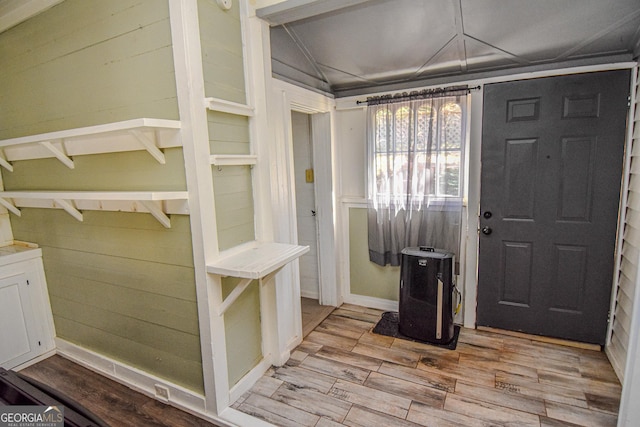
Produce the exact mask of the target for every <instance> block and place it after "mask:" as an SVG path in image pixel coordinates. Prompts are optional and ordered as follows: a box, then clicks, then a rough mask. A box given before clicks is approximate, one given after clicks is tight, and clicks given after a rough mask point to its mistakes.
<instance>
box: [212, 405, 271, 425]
mask: <svg viewBox="0 0 640 427" xmlns="http://www.w3.org/2000/svg"><path fill="white" fill-rule="evenodd" d="M222 416H223V417H224V419H225V420H228V421H229V422H232V423H234V425H239V426H251V427H277V426H275V425H274V424H271V423H268V422H266V421H263V420H261V419H259V418H255V417H252V416H251V415H248V414H245V413H244V412H240V411H238V410H237V409H233V408H227V409H225V410H224V411H222Z"/></svg>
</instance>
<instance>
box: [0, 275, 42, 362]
mask: <svg viewBox="0 0 640 427" xmlns="http://www.w3.org/2000/svg"><path fill="white" fill-rule="evenodd" d="M27 286H28V284H27V279H26V275H25V274H16V275H14V276H9V277H5V278H2V279H0V366H2V367H4V368H12V367H14V366H17V365H19V364H20V363H23V362H25V361H27V360H29V359H31V358H32V357H33V356H34V353H37V352H39V348H38V347H39V343H38V340H37V337H31V336H30V334H29V332H30V331H33V330H34V328H33V326H34V325H32V322H33V309H32V306H31V299H30V297H29V292H28V289H27ZM34 341H35V342H34Z"/></svg>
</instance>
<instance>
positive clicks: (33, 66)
mask: <svg viewBox="0 0 640 427" xmlns="http://www.w3.org/2000/svg"><path fill="white" fill-rule="evenodd" d="M168 16H169V15H168V4H167V2H165V1H155V0H144V1H143V0H138V1H136V0H110V1H101V0H67V1H65V2H63V3H61V4H59V5H57V6H55V7H53V8H51V9H49V10H47V11H45V12H44V13H42V14H40V15H37V16H35V17H34V18H32V19H30V20H28V21H26V22H23V23H22V24H20V25H18V26H16V27H14V28H11V29H10V30H8V31H6V32H4V33H2V34H1V35H0V66H1V69H2V83H1V84H0V138H1V139H5V138H10V137H16V136H23V135H32V134H38V133H43V132H50V131H55V130H63V129H71V128H76V127H82V126H91V125H95V124H102V123H110V122H116V121H120V120H126V119H130V118H136V117H155V118H165V119H178V104H177V99H176V86H175V73H174V68H173V54H172V47H171V29H170V26H169V17H168Z"/></svg>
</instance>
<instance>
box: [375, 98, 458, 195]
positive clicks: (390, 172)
mask: <svg viewBox="0 0 640 427" xmlns="http://www.w3.org/2000/svg"><path fill="white" fill-rule="evenodd" d="M408 104H409V103H399V104H386V105H380V106H376V107H373V108H376V112H375V121H374V123H373V127H374V129H372V130H373V133H374V134H375V152H374V153H373V154H374V162H373V163H374V165H372V166H373V167H374V168H375V174H374V176H375V182H376V186H375V187H376V188H375V189H373V190H374V193H375V194H376V195H377V196H378V197H385V198H386V199H388V200H387V202H391V201H392V200H394V199H395V201H398V200H397V199H400V198H406V197H408V196H409V195H411V196H410V197H411V198H413V199H415V198H418V199H423V198H424V197H425V196H431V197H432V198H433V197H435V198H445V197H461V196H462V194H461V193H462V191H461V185H460V183H461V176H462V158H463V153H462V146H461V141H462V138H463V135H462V131H463V126H462V107H461V105H460V103H459V101H458V100H457V99H456V98H455V97H449V98H441V99H437V100H424V101H418V102H414V103H413V104H415V105H408ZM415 201H418V200H415Z"/></svg>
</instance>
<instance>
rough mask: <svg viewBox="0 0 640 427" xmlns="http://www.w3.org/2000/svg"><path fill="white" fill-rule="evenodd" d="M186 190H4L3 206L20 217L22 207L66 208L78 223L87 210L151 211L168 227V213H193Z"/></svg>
mask: <svg viewBox="0 0 640 427" xmlns="http://www.w3.org/2000/svg"><path fill="white" fill-rule="evenodd" d="M188 197H189V195H188V193H187V192H186V191H0V205H2V206H4V207H5V208H6V209H7V210H8V211H10V212H12V213H13V214H15V215H17V216H20V215H21V214H22V212H21V211H20V209H19V208H23V207H29V208H51V209H64V210H65V211H66V212H67V213H69V215H71V216H73V217H74V218H76V219H77V220H78V221H82V220H83V216H82V211H83V210H104V211H123V212H147V213H150V214H151V215H153V217H154V218H156V219H157V220H158V221H159V222H160V223H161V224H162V225H163V226H165V227H166V228H170V227H171V220H170V219H169V217H168V216H167V214H174V213H175V214H182V215H188V214H189V206H188Z"/></svg>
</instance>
